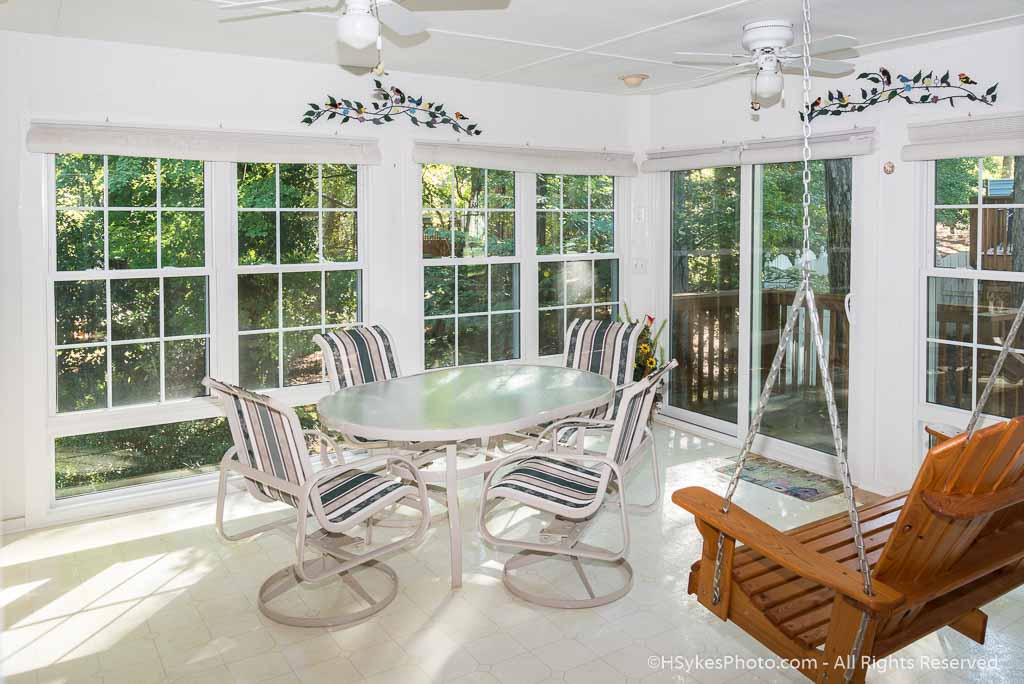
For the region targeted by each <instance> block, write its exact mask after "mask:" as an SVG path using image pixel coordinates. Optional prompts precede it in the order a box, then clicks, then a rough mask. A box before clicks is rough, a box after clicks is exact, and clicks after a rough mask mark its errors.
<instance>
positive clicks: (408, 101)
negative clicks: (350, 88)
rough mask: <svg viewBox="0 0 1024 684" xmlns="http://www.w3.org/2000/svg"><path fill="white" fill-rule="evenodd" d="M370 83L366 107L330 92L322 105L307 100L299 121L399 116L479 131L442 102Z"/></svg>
mask: <svg viewBox="0 0 1024 684" xmlns="http://www.w3.org/2000/svg"><path fill="white" fill-rule="evenodd" d="M373 86H374V90H373V94H372V95H371V96H370V97H371V98H372V100H371V102H370V103H369V104H370V106H369V107H367V106H366V105H364V104H363V103H362V102H360V101H358V100H348V99H345V98H341V99H336V98H335V97H334V96H333V95H328V96H327V102H325V103H324V104H323V105H318V104H316V103H315V102H310V103H309V109H308V110H307V111H306V113H305V114H303V115H302V123H304V124H306V125H307V126H312V125H313V124H314V123H316V122H317V121H319V120H320V119H323V118H325V117H326V118H327V120H328V121H330V120H332V119H339V123H342V124H345V123H348V122H349V121H358V122H360V123H366V122H369V123H372V124H375V125H377V126H382V125H384V124H386V123H391V122H392V121H395V120H397V119H400V118H407V119H408V120H409V122H410V123H412V124H413V125H414V126H424V127H426V128H439V127H448V126H450V127H451V129H452V130H453V131H455V132H456V133H463V134H465V135H480V134H481V133H482V132H483V131H482V130H481V129H480V128H479V126H477V124H475V123H468V122H469V117H468V116H466V115H465V114H463V113H462V112H455V113H454V114H449V113H448V112H447V111H446V110H445V108H444V105H443V104H438V103H434V102H424V101H423V97H422V96H421V97H412V96H411V95H406V94H405V93H403V92H402V91H401V90H399V89H398V88H396V87H394V86H391V87H390V88H385V87H384V84H383V83H381V82H380V81H379V80H377V79H374V81H373Z"/></svg>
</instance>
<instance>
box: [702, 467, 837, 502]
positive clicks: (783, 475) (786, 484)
mask: <svg viewBox="0 0 1024 684" xmlns="http://www.w3.org/2000/svg"><path fill="white" fill-rule="evenodd" d="M732 461H733V463H730V464H729V465H724V466H722V467H720V468H715V470H716V471H717V472H719V473H725V474H726V475H732V474H733V473H734V472H735V471H736V465H735V461H736V459H735V458H734V459H732ZM740 479H741V480H743V481H744V482H751V483H753V484H756V485H759V486H761V487H764V488H765V489H770V490H772V491H773V492H779V493H780V494H785V495H786V496H792V497H794V498H796V499H800V500H801V501H808V502H811V501H821V500H822V499H827V498H828V497H830V496H835V495H836V494H841V493H842V491H843V485H842V483H841V482H839V480H833V479H832V478H830V477H825V476H823V475H817V474H815V473H812V472H809V471H806V470H803V469H802V468H797V467H795V466H791V465H786V464H785V463H779V462H778V461H773V460H771V459H769V458H764V457H762V456H749V457H747V463H746V465H745V466H743V472H742V473H740Z"/></svg>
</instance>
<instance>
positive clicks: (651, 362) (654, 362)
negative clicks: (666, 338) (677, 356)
mask: <svg viewBox="0 0 1024 684" xmlns="http://www.w3.org/2000/svg"><path fill="white" fill-rule="evenodd" d="M647 367H648V368H657V367H658V361H657V360H656V359H655V358H654V357H653V356H652V357H651V358H649V359H647Z"/></svg>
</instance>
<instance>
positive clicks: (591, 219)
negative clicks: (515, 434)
mask: <svg viewBox="0 0 1024 684" xmlns="http://www.w3.org/2000/svg"><path fill="white" fill-rule="evenodd" d="M536 198H537V208H536V219H537V224H536V225H537V305H538V312H537V338H538V343H537V346H538V354H539V355H540V356H548V355H553V354H561V353H562V347H563V342H564V337H565V329H566V326H567V325H568V323H569V322H570V321H572V320H573V319H574V318H614V317H617V316H618V310H619V261H618V258H617V257H616V251H615V179H614V178H613V177H612V176H567V175H550V174H538V175H537V194H536Z"/></svg>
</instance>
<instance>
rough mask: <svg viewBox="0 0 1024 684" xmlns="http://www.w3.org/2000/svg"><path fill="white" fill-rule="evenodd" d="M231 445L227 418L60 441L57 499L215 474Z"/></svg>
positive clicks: (57, 465) (56, 441)
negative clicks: (201, 474)
mask: <svg viewBox="0 0 1024 684" xmlns="http://www.w3.org/2000/svg"><path fill="white" fill-rule="evenodd" d="M230 446H231V433H230V432H229V430H228V426H227V421H225V420H224V419H223V418H207V419H205V420H194V421H187V422H181V423H169V424H166V425H153V426H150V427H140V428H129V429H127V430H114V431H111V432H101V433H96V434H91V435H75V436H74V437H58V438H57V439H56V440H54V450H55V452H56V488H57V498H58V499H63V498H67V497H70V496H77V495H79V494H89V493H92V492H98V491H103V490H107V489H113V488H115V487H126V486H129V485H135V484H142V483H145V482H154V481H158V480H170V479H174V478H178V477H187V476H190V475H196V474H198V473H202V472H213V471H214V470H216V468H217V464H218V463H219V462H220V459H221V457H222V456H224V452H225V451H227V449H228V447H230Z"/></svg>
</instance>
